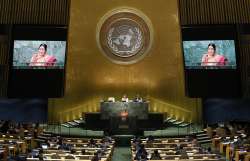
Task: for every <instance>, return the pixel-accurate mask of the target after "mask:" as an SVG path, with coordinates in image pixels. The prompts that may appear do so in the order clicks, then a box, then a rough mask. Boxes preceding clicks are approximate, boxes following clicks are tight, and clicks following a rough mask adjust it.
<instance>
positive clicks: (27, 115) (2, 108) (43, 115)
mask: <svg viewBox="0 0 250 161" xmlns="http://www.w3.org/2000/svg"><path fill="white" fill-rule="evenodd" d="M0 120H13V121H16V122H40V123H43V122H47V120H48V100H47V99H0Z"/></svg>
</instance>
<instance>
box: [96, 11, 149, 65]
mask: <svg viewBox="0 0 250 161" xmlns="http://www.w3.org/2000/svg"><path fill="white" fill-rule="evenodd" d="M151 42H152V25H151V22H150V20H149V19H148V18H147V17H146V16H145V15H144V14H143V13H142V12H140V11H138V10H135V9H131V8H120V9H116V10H113V11H111V12H108V13H107V14H106V15H105V16H103V17H102V19H101V20H100V22H99V24H98V26H97V43H98V45H99V48H100V49H101V51H102V52H103V54H104V55H105V56H106V57H107V58H109V59H110V60H111V61H113V62H115V63H118V64H132V63H135V62H137V61H139V60H140V59H142V58H143V57H144V56H145V55H146V53H147V52H148V50H149V49H150V46H151Z"/></svg>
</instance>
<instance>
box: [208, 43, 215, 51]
mask: <svg viewBox="0 0 250 161" xmlns="http://www.w3.org/2000/svg"><path fill="white" fill-rule="evenodd" d="M209 46H212V47H213V49H214V51H216V46H215V44H214V43H210V44H208V46H207V48H208V47H209Z"/></svg>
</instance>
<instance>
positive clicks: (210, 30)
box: [181, 25, 240, 71]
mask: <svg viewBox="0 0 250 161" xmlns="http://www.w3.org/2000/svg"><path fill="white" fill-rule="evenodd" d="M236 31H237V29H236V26H235V25H186V26H182V28H181V35H182V41H181V48H182V56H183V67H184V70H190V71H192V70H194V71H199V70H201V71H204V70H208V69H207V68H196V69H194V68H187V67H186V65H185V54H184V46H183V42H184V41H212V40H214V41H216V40H234V45H235V62H236V68H214V69H213V68H211V69H209V70H211V71H213V70H218V71H220V70H221V71H225V70H229V71H239V69H240V64H239V59H240V54H239V43H238V42H239V41H238V36H237V32H236Z"/></svg>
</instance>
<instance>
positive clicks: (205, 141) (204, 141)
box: [198, 139, 212, 144]
mask: <svg viewBox="0 0 250 161" xmlns="http://www.w3.org/2000/svg"><path fill="white" fill-rule="evenodd" d="M198 142H199V143H200V144H205V143H211V142H212V140H211V139H210V140H202V141H198Z"/></svg>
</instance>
